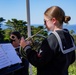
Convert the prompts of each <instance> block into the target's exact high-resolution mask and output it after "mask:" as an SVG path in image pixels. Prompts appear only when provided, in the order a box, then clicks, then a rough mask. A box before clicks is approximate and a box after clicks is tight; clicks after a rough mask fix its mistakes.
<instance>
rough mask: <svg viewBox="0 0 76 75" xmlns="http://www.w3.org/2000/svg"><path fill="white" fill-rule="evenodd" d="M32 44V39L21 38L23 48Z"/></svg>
mask: <svg viewBox="0 0 76 75" xmlns="http://www.w3.org/2000/svg"><path fill="white" fill-rule="evenodd" d="M30 44H31V42H30V41H28V40H25V39H24V37H22V38H21V41H20V46H21V47H22V48H24V47H25V46H27V45H30Z"/></svg>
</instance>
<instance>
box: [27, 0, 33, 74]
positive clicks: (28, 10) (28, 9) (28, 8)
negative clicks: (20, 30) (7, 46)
mask: <svg viewBox="0 0 76 75" xmlns="http://www.w3.org/2000/svg"><path fill="white" fill-rule="evenodd" d="M26 12H27V14H26V16H27V30H28V37H30V36H31V27H30V4H29V0H26ZM29 71H30V72H29V75H32V65H31V64H30V63H29Z"/></svg>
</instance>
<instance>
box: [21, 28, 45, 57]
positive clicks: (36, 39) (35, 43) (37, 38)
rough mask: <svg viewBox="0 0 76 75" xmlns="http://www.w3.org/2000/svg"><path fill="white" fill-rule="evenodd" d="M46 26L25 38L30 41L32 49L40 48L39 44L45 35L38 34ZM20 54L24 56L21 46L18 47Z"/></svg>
mask: <svg viewBox="0 0 76 75" xmlns="http://www.w3.org/2000/svg"><path fill="white" fill-rule="evenodd" d="M45 29H46V28H44V29H41V30H40V31H38V32H37V33H36V34H34V35H32V36H30V37H28V38H26V39H25V40H29V41H31V47H32V50H36V51H38V50H39V49H40V46H41V43H42V40H44V39H45V38H46V37H45V36H43V35H42V34H39V33H40V32H42V31H43V30H45ZM20 54H21V55H22V56H23V57H24V58H26V54H25V52H24V50H23V49H22V47H21V48H20Z"/></svg>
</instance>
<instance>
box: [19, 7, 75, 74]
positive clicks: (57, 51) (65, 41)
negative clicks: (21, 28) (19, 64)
mask: <svg viewBox="0 0 76 75" xmlns="http://www.w3.org/2000/svg"><path fill="white" fill-rule="evenodd" d="M70 19H71V17H70V16H66V15H65V12H64V11H63V10H62V9H61V8H60V7H58V6H52V7H50V8H48V9H47V10H46V11H45V12H44V24H45V26H46V28H47V29H48V30H49V31H52V33H50V35H48V37H47V38H46V39H44V40H43V41H42V44H41V47H40V50H39V51H38V52H36V51H35V50H32V48H31V46H30V42H29V41H25V40H24V38H22V39H21V41H20V45H21V47H22V48H23V52H24V53H25V54H26V56H27V59H28V61H29V62H30V63H31V64H32V65H34V66H35V67H37V75H68V67H69V66H70V65H71V64H72V63H73V62H74V61H75V48H76V47H75V44H74V39H73V37H72V36H71V35H70V34H69V31H68V30H67V29H64V28H63V23H68V21H70Z"/></svg>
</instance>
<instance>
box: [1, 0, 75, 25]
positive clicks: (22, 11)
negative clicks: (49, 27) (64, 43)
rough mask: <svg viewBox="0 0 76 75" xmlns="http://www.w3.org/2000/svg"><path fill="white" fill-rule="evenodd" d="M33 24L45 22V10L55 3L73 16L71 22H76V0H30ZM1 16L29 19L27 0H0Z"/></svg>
mask: <svg viewBox="0 0 76 75" xmlns="http://www.w3.org/2000/svg"><path fill="white" fill-rule="evenodd" d="M29 1H30V19H31V24H43V18H44V17H43V16H44V11H45V10H46V9H47V8H48V7H50V6H53V5H56V6H60V7H61V8H62V9H63V10H64V11H65V14H66V15H68V16H71V21H70V22H69V24H76V0H29ZM0 17H3V18H5V19H6V20H11V19H12V18H16V19H18V20H24V21H27V17H26V0H0Z"/></svg>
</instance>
